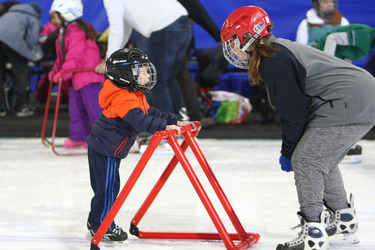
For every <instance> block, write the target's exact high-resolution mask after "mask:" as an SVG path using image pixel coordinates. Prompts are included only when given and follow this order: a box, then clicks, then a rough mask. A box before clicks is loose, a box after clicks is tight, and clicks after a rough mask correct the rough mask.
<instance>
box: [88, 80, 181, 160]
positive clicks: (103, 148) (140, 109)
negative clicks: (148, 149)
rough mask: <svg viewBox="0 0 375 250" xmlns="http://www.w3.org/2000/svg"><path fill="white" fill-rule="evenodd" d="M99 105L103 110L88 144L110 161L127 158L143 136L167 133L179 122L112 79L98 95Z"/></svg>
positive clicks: (176, 117)
mask: <svg viewBox="0 0 375 250" xmlns="http://www.w3.org/2000/svg"><path fill="white" fill-rule="evenodd" d="M99 104H100V106H101V107H102V108H103V109H104V110H103V112H102V114H101V115H100V117H99V119H98V121H97V122H96V124H95V125H94V127H93V129H92V132H91V134H90V135H89V136H88V137H87V139H86V141H87V144H88V145H89V147H90V148H91V149H93V150H94V151H96V152H98V153H100V154H102V155H105V156H108V157H115V158H120V159H123V158H125V157H126V156H127V154H128V153H129V150H130V148H131V147H132V146H133V144H134V141H135V139H136V137H137V135H138V134H139V133H140V132H148V133H151V134H153V133H155V132H157V131H162V130H165V129H166V126H167V125H176V124H177V121H178V118H179V117H178V116H177V115H175V114H170V113H164V112H161V111H159V110H158V109H156V108H153V107H150V106H149V104H148V103H147V100H146V97H145V95H144V94H143V93H142V92H140V91H137V92H132V91H130V90H127V89H122V88H118V87H116V86H115V85H114V84H113V83H112V82H111V81H110V80H109V79H107V80H106V82H105V83H104V87H103V89H102V90H101V91H100V93H99Z"/></svg>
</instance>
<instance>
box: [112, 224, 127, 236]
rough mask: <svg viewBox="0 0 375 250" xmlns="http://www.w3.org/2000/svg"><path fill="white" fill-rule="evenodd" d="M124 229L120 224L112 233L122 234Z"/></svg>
mask: <svg viewBox="0 0 375 250" xmlns="http://www.w3.org/2000/svg"><path fill="white" fill-rule="evenodd" d="M123 231H124V230H123V229H122V227H119V226H118V225H116V227H115V228H114V229H112V233H113V234H117V235H121V233H122V232H123Z"/></svg>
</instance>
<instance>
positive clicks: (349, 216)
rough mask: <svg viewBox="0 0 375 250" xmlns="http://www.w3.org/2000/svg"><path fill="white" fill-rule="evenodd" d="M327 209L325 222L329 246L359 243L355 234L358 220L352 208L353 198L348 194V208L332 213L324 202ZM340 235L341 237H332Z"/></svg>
mask: <svg viewBox="0 0 375 250" xmlns="http://www.w3.org/2000/svg"><path fill="white" fill-rule="evenodd" d="M324 204H325V206H326V207H327V208H328V218H327V220H326V231H327V233H328V236H330V244H332V245H337V244H338V245H345V244H356V243H358V242H359V240H358V238H357V236H356V235H354V233H355V232H357V230H358V219H357V214H356V212H355V208H354V197H353V195H352V194H350V203H349V204H348V205H349V207H348V208H345V209H341V210H336V211H333V210H332V209H331V208H330V207H329V206H327V204H326V203H325V202H324ZM335 235H342V236H343V237H333V236H335Z"/></svg>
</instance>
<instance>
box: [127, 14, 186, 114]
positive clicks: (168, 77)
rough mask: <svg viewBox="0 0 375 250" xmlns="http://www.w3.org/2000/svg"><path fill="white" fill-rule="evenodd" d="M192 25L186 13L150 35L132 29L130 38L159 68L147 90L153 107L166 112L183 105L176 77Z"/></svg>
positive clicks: (175, 109) (175, 110)
mask: <svg viewBox="0 0 375 250" xmlns="http://www.w3.org/2000/svg"><path fill="white" fill-rule="evenodd" d="M191 35H192V32H191V25H190V21H189V18H188V17H187V16H183V17H180V18H179V19H177V20H176V21H175V22H174V23H172V24H170V25H169V26H167V27H165V28H164V29H162V30H158V31H155V32H153V33H152V34H151V36H150V37H149V38H146V37H144V36H142V35H141V34H140V33H138V32H137V31H135V30H133V31H132V37H131V41H132V43H134V44H135V46H136V47H137V48H139V49H141V50H142V51H144V52H145V53H146V54H147V55H148V57H149V59H150V61H151V62H152V63H153V64H154V65H155V68H156V70H157V72H158V81H157V84H156V85H155V87H154V88H153V89H152V90H151V91H150V92H149V93H150V97H151V102H152V105H153V106H154V107H156V108H157V109H159V110H160V111H163V112H166V113H175V114H178V113H179V110H180V109H181V108H182V107H184V106H185V104H184V98H183V96H182V93H181V89H180V86H179V84H178V82H177V80H176V75H177V72H178V71H179V69H180V66H181V62H182V60H183V58H184V55H185V51H186V49H187V47H188V45H189V43H190V40H191Z"/></svg>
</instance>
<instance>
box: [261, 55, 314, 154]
mask: <svg viewBox="0 0 375 250" xmlns="http://www.w3.org/2000/svg"><path fill="white" fill-rule="evenodd" d="M286 51H287V50H286V49H284V50H283V49H281V51H278V52H277V53H276V55H275V56H274V57H270V58H265V59H264V60H263V62H262V66H261V75H262V79H263V81H264V83H265V85H266V89H267V93H268V96H269V102H270V104H271V106H272V107H274V109H275V112H276V113H277V114H278V115H279V116H280V120H281V129H282V149H281V153H282V155H283V156H284V157H286V158H288V159H290V158H291V156H292V154H293V151H294V149H295V147H296V145H297V143H298V141H299V140H300V138H301V136H302V134H303V132H304V129H305V123H306V119H307V117H308V110H307V108H308V100H307V98H306V96H305V74H306V71H305V69H304V68H303V66H302V65H301V64H300V63H299V62H298V61H297V59H296V58H295V57H294V56H292V55H291V53H290V52H289V53H288V52H286Z"/></svg>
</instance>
